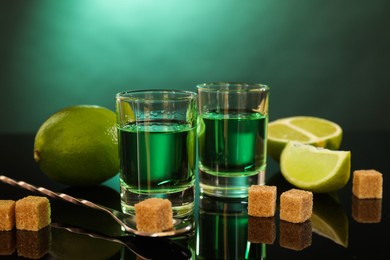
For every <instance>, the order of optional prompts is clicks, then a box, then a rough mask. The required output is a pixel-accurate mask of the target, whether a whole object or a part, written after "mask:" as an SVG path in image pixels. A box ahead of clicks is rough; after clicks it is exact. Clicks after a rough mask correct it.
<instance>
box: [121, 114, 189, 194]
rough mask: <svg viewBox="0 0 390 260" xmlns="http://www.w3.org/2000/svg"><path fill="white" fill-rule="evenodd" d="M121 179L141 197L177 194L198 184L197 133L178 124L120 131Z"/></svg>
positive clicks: (144, 124)
mask: <svg viewBox="0 0 390 260" xmlns="http://www.w3.org/2000/svg"><path fill="white" fill-rule="evenodd" d="M118 131H119V132H118V136H119V147H120V149H119V154H120V162H121V165H120V177H121V181H122V182H124V183H125V185H126V186H127V188H129V189H134V190H138V192H139V193H143V192H144V193H153V192H157V193H158V192H174V191H176V190H180V189H184V188H187V187H189V186H192V185H193V183H194V180H195V159H196V157H195V156H196V154H195V153H196V150H195V145H196V129H195V127H192V128H191V127H189V126H188V125H186V124H183V123H181V122H175V121H160V122H158V121H156V122H150V121H148V122H137V124H133V125H127V126H126V127H124V128H119V130H118Z"/></svg>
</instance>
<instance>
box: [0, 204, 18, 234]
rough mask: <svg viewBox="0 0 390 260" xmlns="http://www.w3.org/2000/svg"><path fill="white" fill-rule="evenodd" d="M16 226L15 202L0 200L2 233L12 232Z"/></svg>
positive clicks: (0, 226)
mask: <svg viewBox="0 0 390 260" xmlns="http://www.w3.org/2000/svg"><path fill="white" fill-rule="evenodd" d="M14 226H15V201H13V200H0V231H9V230H12V229H13V228H14Z"/></svg>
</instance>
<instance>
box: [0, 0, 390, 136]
mask: <svg viewBox="0 0 390 260" xmlns="http://www.w3.org/2000/svg"><path fill="white" fill-rule="evenodd" d="M389 27H390V1H388V0H383V1H378V0H374V1H372V0H370V1H363V0H355V1H350V0H348V1H340V0H331V1H329V0H327V1H325V0H323V1H318V0H310V1H309V0H307V1H303V0H296V1H293V0H289V1H287V0H285V1H282V0H280V1H271V0H269V1H249V0H248V1H238V0H237V1H226V0H225V1H216V0H207V1H206V0H199V1H185V0H183V1H170V0H166V1H157V0H156V1H148V0H144V1H142V0H138V1H131V0H127V1H125V0H105V1H103V0H67V1H32V0H28V1H15V0H13V1H12V0H9V1H4V0H2V1H1V2H0V87H1V96H0V122H1V129H0V132H27V133H33V132H36V131H37V129H38V128H39V126H40V125H41V124H42V123H43V121H44V120H46V118H47V117H48V116H49V115H51V114H53V113H54V112H56V111H57V110H59V109H61V108H63V107H65V106H70V105H75V104H96V105H102V106H105V107H108V108H110V109H113V110H114V97H115V93H116V92H119V91H122V90H129V89H145V88H173V89H186V90H195V85H196V84H197V83H203V82H212V81H236V82H237V81H241V82H258V83H263V84H267V85H269V86H270V87H271V96H270V120H274V119H276V118H280V117H286V116H292V115H313V116H319V117H323V118H327V119H330V120H333V121H335V122H337V123H339V124H340V125H341V126H342V127H343V128H344V129H345V130H366V129H387V130H388V129H390V120H389V115H390V113H389V112H390V108H389V106H388V104H389V101H388V100H389V97H388V91H387V89H388V88H389V86H390V73H389V69H390V28H389Z"/></svg>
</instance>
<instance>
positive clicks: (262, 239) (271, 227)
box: [248, 216, 276, 245]
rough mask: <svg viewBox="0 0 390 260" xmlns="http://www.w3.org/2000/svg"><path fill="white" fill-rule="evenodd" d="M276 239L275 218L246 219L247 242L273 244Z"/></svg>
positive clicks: (250, 217)
mask: <svg viewBox="0 0 390 260" xmlns="http://www.w3.org/2000/svg"><path fill="white" fill-rule="evenodd" d="M275 237H276V227H275V217H252V216H249V217H248V241H249V242H251V243H254V244H260V243H263V244H269V245H271V244H273V243H274V241H275Z"/></svg>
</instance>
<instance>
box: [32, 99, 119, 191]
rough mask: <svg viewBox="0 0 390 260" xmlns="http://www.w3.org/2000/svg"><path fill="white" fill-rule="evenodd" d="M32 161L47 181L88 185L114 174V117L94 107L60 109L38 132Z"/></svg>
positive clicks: (115, 159)
mask: <svg viewBox="0 0 390 260" xmlns="http://www.w3.org/2000/svg"><path fill="white" fill-rule="evenodd" d="M34 160H35V161H36V162H37V163H38V165H39V167H40V169H41V170H42V172H44V173H45V174H46V175H47V176H48V177H50V178H51V179H53V180H55V181H57V182H60V183H63V184H67V185H72V186H92V185H96V184H99V183H101V182H103V181H105V180H107V179H109V178H111V177H113V176H114V175H116V174H117V173H118V170H119V158H118V138H117V130H116V115H115V113H114V112H113V111H111V110H109V109H107V108H104V107H101V106H94V105H76V106H70V107H66V108H63V109H61V110H59V111H58V112H56V113H54V114H53V115H51V116H50V117H49V118H48V119H47V120H46V121H45V122H44V123H43V124H42V125H41V127H40V128H39V129H38V132H37V134H36V136H35V141H34Z"/></svg>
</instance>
